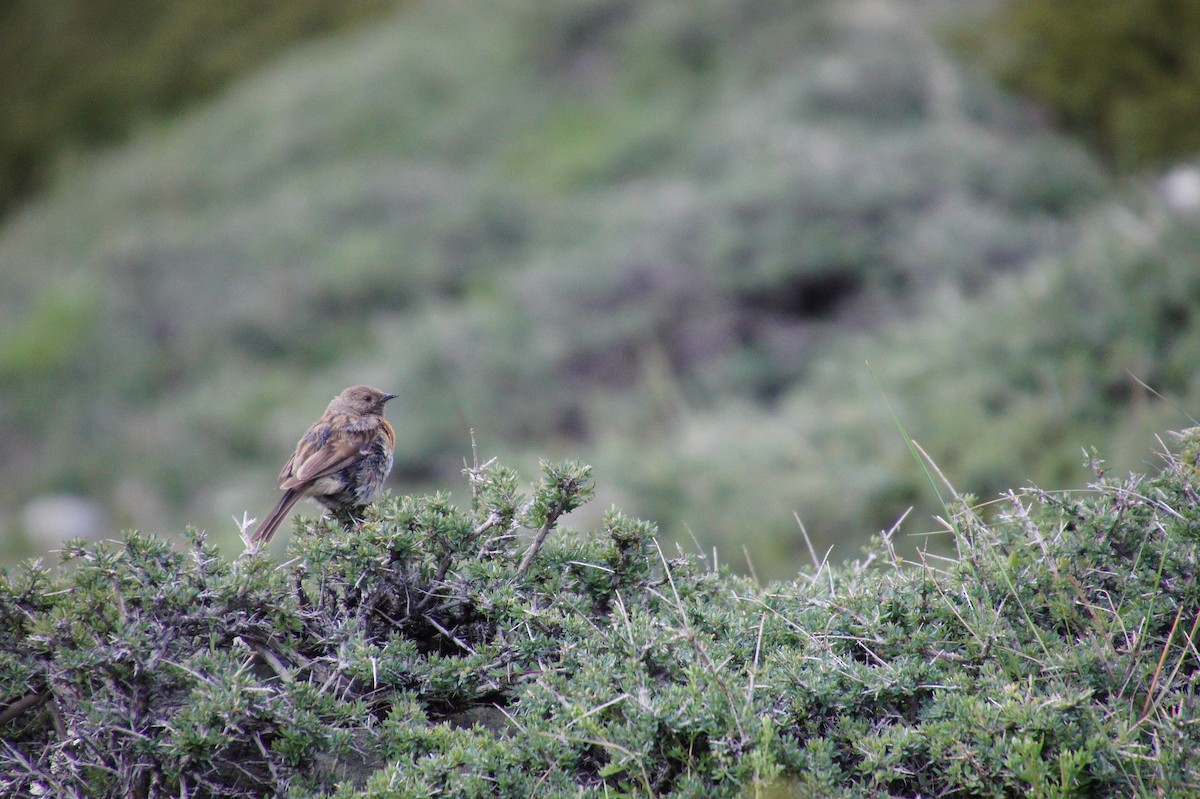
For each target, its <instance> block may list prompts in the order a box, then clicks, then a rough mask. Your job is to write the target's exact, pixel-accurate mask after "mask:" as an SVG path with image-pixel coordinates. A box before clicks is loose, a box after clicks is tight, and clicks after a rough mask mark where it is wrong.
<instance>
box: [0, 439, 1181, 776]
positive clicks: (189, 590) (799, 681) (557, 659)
mask: <svg viewBox="0 0 1200 799" xmlns="http://www.w3.org/2000/svg"><path fill="white" fill-rule="evenodd" d="M1177 449H1178V453H1177V454H1166V453H1164V459H1163V462H1162V466H1161V469H1160V470H1159V471H1158V472H1157V473H1156V474H1153V475H1151V476H1139V475H1131V476H1128V477H1121V478H1118V479H1112V478H1109V477H1107V476H1105V475H1104V474H1103V472H1102V468H1101V467H1100V466H1099V465H1098V464H1096V471H1097V474H1096V480H1095V482H1094V483H1093V484H1092V485H1091V486H1090V487H1089V488H1088V489H1087V490H1085V491H1079V492H1071V493H1053V492H1046V491H1042V490H1039V489H1034V488H1030V489H1027V490H1024V491H1019V492H1013V493H1010V494H1009V495H1007V496H1006V497H1004V498H1002V499H1001V500H998V501H997V503H995V504H998V505H1000V506H1002V507H1000V508H997V509H994V511H995V512H994V513H993V514H992V518H991V520H990V521H988V522H986V523H985V522H984V521H983V520H982V519H981V517H980V515H979V513H978V512H977V510H976V509H975V508H974V507H972V506H971V505H970V504H968V502H966V501H961V502H960V501H958V500H955V502H954V504H952V505H948V507H947V508H946V515H945V516H944V517H943V518H944V523H943V526H944V528H945V533H944V534H945V535H946V536H950V537H952V540H953V542H954V545H955V547H956V550H957V554H956V555H955V556H954V557H950V558H942V557H932V556H930V557H926V558H924V559H918V560H917V561H915V562H905V561H902V560H901V559H899V558H898V557H896V556H895V554H894V553H895V541H894V536H895V535H897V534H899V533H896V534H893V535H892V536H888V537H884V538H881V539H879V540H878V541H877V542H876V544H875V546H874V548H873V549H871V550H870V551H869V552H868V553H867V555H866V557H865V558H864V559H863V560H862V561H859V562H856V563H853V564H846V565H844V566H840V567H834V566H831V565H830V564H827V563H823V564H820V565H819V566H815V567H814V568H812V569H810V570H808V571H807V572H805V573H803V574H801V575H800V576H798V577H797V578H796V579H794V580H791V581H787V582H776V583H771V584H767V585H763V584H759V583H757V582H755V581H754V580H752V579H749V578H746V577H740V576H736V575H734V574H732V573H730V572H729V570H728V569H727V568H726V567H724V566H723V565H720V564H718V563H716V562H714V556H713V555H707V556H706V555H702V554H699V553H688V552H680V551H671V552H665V551H663V549H662V548H661V546H660V545H659V544H658V542H657V541H656V538H655V528H654V527H653V525H651V524H649V523H646V522H642V521H637V520H634V519H631V518H629V517H627V516H625V515H623V514H621V513H620V512H618V511H616V510H611V511H609V512H607V513H606V514H605V515H604V517H603V523H602V525H601V529H599V530H597V531H595V532H594V533H589V534H583V533H577V532H573V531H570V530H567V529H562V528H561V524H560V522H561V520H562V517H563V516H564V515H565V514H568V513H569V512H570V511H571V510H572V509H573V508H575V507H576V506H578V505H579V504H580V503H582V502H584V501H586V500H587V499H588V497H589V496H590V494H591V492H592V489H593V486H592V483H591V475H590V470H589V469H588V468H587V467H584V466H581V465H580V464H577V463H568V464H564V465H560V466H553V465H547V466H546V467H545V469H544V474H543V477H542V479H541V481H540V482H538V483H537V484H535V485H534V486H533V487H532V488H531V489H528V490H521V489H520V487H519V486H520V481H519V479H518V477H517V475H516V474H515V473H514V472H512V471H511V470H508V469H506V468H504V467H501V466H498V465H496V464H494V463H488V464H482V465H479V464H476V465H474V466H472V467H471V468H469V469H468V470H467V477H468V483H469V491H467V492H466V493H465V497H464V499H463V501H462V502H461V503H460V504H456V503H455V502H453V501H452V498H451V497H450V496H448V495H444V494H443V495H432V496H421V497H387V498H385V499H384V500H383V501H381V502H380V503H378V504H377V505H376V506H374V507H373V508H372V509H371V510H370V511H369V512H368V513H367V514H366V517H365V518H364V519H362V520H361V522H360V523H357V524H353V525H351V526H349V527H342V526H340V525H339V524H337V523H336V522H333V521H332V520H319V521H304V522H301V523H299V524H298V525H297V529H296V532H295V535H294V536H293V539H292V542H291V549H290V551H289V553H288V558H287V559H286V560H283V561H282V562H280V561H277V560H276V559H274V558H272V557H270V556H269V555H268V554H265V553H248V554H246V555H244V556H242V557H239V558H237V559H233V560H230V559H227V558H224V557H222V556H221V555H220V554H219V553H218V552H217V551H216V549H215V548H214V547H212V546H210V545H209V544H208V543H207V542H206V541H205V538H204V536H203V535H200V534H196V533H193V534H191V535H190V537H189V543H188V544H187V545H185V546H177V545H174V544H171V543H169V542H165V541H163V540H161V539H158V538H154V537H149V536H145V535H141V534H138V533H128V534H126V535H125V536H123V538H122V539H121V540H119V541H113V542H109V543H105V544H99V545H96V544H83V543H80V544H78V545H72V546H69V547H68V548H67V549H66V550H65V551H64V553H63V560H64V562H63V563H62V564H61V565H58V566H50V567H47V566H44V565H42V564H40V563H29V564H26V565H25V566H23V567H21V568H19V569H15V570H12V571H10V572H8V573H6V574H5V576H4V579H3V581H0V695H2V697H3V700H2V701H3V705H0V708H2V709H0V734H2V735H3V742H2V744H0V790H3V792H4V793H5V795H14V796H57V797H76V796H78V797H82V796H88V797H98V796H112V797H117V796H121V797H167V796H170V797H208V796H214V797H215V796H230V797H234V796H272V795H275V796H283V795H288V796H294V797H318V796H336V797H343V798H344V799H349V798H350V797H404V796H414V797H415V796H421V797H425V796H455V797H475V796H477V797H492V796H505V797H508V796H511V797H518V796H519V797H528V796H596V797H603V796H663V797H665V796H672V797H714V796H715V797H719V796H730V797H732V796H752V795H753V796H768V795H769V796H818V797H821V796H845V795H851V796H905V797H915V796H969V797H1016V796H1046V797H1049V796H1064V797H1066V796H1080V797H1082V796H1113V797H1116V796H1121V797H1128V796H1188V795H1195V793H1196V791H1198V790H1200V779H1198V778H1197V774H1200V763H1198V762H1197V760H1200V754H1198V753H1200V725H1198V724H1197V721H1198V720H1200V715H1198V713H1197V703H1196V682H1195V674H1196V673H1197V665H1198V661H1200V653H1198V652H1197V649H1196V644H1195V637H1196V634H1197V628H1198V627H1200V585H1198V583H1197V566H1198V564H1197V556H1198V554H1200V551H1198V550H1200V472H1198V471H1197V465H1196V464H1197V459H1198V456H1200V435H1197V434H1195V433H1192V434H1186V435H1184V436H1182V437H1181V441H1180V442H1179V444H1178V446H1177ZM523 531H528V533H531V534H532V535H528V534H525V533H524V532H523ZM534 542H540V544H541V545H540V546H539V545H538V544H537V543H534Z"/></svg>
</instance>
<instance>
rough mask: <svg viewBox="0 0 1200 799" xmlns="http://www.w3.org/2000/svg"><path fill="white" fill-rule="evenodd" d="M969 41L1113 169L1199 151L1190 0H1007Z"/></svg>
mask: <svg viewBox="0 0 1200 799" xmlns="http://www.w3.org/2000/svg"><path fill="white" fill-rule="evenodd" d="M969 38H970V40H971V41H972V43H973V47H978V46H979V45H983V46H984V47H983V50H982V52H984V53H985V54H986V58H985V60H986V62H987V63H989V64H990V65H991V67H992V68H993V69H995V70H996V71H997V73H998V74H999V75H1000V77H1001V79H1002V80H1003V82H1004V83H1005V85H1007V86H1008V87H1010V88H1012V89H1014V90H1015V91H1018V92H1021V93H1022V94H1025V95H1028V96H1031V97H1034V98H1036V99H1037V100H1039V101H1040V102H1042V103H1043V104H1045V106H1046V107H1048V108H1049V109H1051V110H1052V111H1053V112H1054V113H1055V115H1056V116H1057V117H1058V119H1059V120H1060V121H1061V122H1062V123H1063V124H1064V125H1065V127H1066V128H1067V129H1068V130H1070V131H1071V132H1073V133H1075V134H1076V135H1078V136H1080V137H1082V138H1083V139H1085V140H1087V141H1088V142H1089V143H1090V144H1091V145H1092V146H1093V147H1094V148H1095V149H1096V150H1097V151H1098V152H1099V153H1100V154H1101V155H1102V156H1103V157H1104V159H1105V161H1106V162H1107V163H1108V164H1110V165H1112V166H1113V167H1115V168H1117V169H1119V170H1121V171H1124V172H1128V171H1131V170H1134V169H1141V168H1145V167H1153V166H1162V165H1163V164H1165V163H1170V162H1171V161H1172V160H1174V159H1178V158H1181V157H1189V156H1191V155H1194V154H1195V153H1196V152H1197V151H1198V150H1200V47H1197V46H1196V42H1197V41H1200V3H1197V2H1194V0H1184V1H1183V2H1173V3H1170V2H1168V3H1164V2H1160V0H1055V2H1050V3H1047V2H1043V1H1042V0H1007V1H1006V2H1004V3H1002V4H1001V5H1000V6H999V8H998V10H997V11H996V14H995V17H994V18H993V19H992V20H991V21H989V22H988V23H986V24H985V25H984V26H983V29H982V30H981V31H980V32H979V33H977V34H976V35H974V36H971V37H969Z"/></svg>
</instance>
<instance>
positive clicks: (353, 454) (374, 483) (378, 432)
mask: <svg viewBox="0 0 1200 799" xmlns="http://www.w3.org/2000/svg"><path fill="white" fill-rule="evenodd" d="M395 398H396V395H395V394H387V393H384V392H382V391H380V390H379V389H376V388H371V387H370V386H351V387H350V388H348V389H346V390H345V391H343V392H342V393H341V394H338V395H337V396H336V397H334V398H333V401H332V402H330V403H329V407H327V408H326V409H325V413H323V414H322V415H321V418H320V419H318V420H317V421H315V422H313V425H312V427H310V428H308V431H307V432H306V433H305V434H304V435H303V436H302V437H301V438H300V442H299V443H298V444H296V451H295V452H294V453H292V457H291V458H290V459H288V462H287V463H285V464H284V465H283V471H281V472H280V473H279V487H280V488H281V489H283V496H281V497H280V498H279V502H277V503H276V504H275V508H274V509H273V510H272V511H271V512H270V513H269V514H268V515H267V517H266V518H265V519H263V521H262V524H260V525H258V527H257V528H255V530H254V532H253V533H251V534H250V537H249V538H248V539H247V544H248V545H249V546H251V547H253V548H256V549H257V548H259V547H261V546H263V545H265V544H267V543H268V542H270V540H271V538H272V536H274V535H275V531H276V530H277V529H279V525H280V524H281V523H282V522H283V520H284V519H285V518H286V517H287V514H288V512H289V511H290V510H291V509H292V507H293V506H294V505H295V504H296V503H297V502H299V501H300V500H301V499H303V498H304V497H312V498H313V499H315V500H316V501H317V502H319V503H321V504H322V505H324V506H325V507H326V508H327V509H328V510H331V511H333V512H335V513H336V512H342V511H355V510H360V509H362V508H364V507H366V506H367V505H368V504H369V503H370V502H371V500H373V499H374V498H375V496H376V495H377V494H378V493H379V491H380V489H381V488H383V481H384V480H385V479H387V476H388V472H390V471H391V470H392V458H393V456H394V454H395V451H396V431H395V430H394V429H393V428H392V426H391V424H389V423H388V420H387V419H384V418H383V406H384V405H385V404H386V403H387V401H388V400H391V399H395Z"/></svg>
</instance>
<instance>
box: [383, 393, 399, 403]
mask: <svg viewBox="0 0 1200 799" xmlns="http://www.w3.org/2000/svg"><path fill="white" fill-rule="evenodd" d="M398 396H400V395H399V394H384V395H383V401H384V402H387V401H388V400H394V399H395V398H396V397H398Z"/></svg>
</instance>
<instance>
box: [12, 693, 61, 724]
mask: <svg viewBox="0 0 1200 799" xmlns="http://www.w3.org/2000/svg"><path fill="white" fill-rule="evenodd" d="M49 698H50V689H49V688H45V689H43V690H41V691H38V692H36V693H32V694H25V696H22V697H21V698H20V699H17V700H15V701H14V702H13V703H12V704H10V705H9V706H8V707H7V708H5V709H4V712H2V713H0V724H7V723H8V722H10V721H12V720H13V719H15V718H16V717H17V716H19V715H21V714H22V713H24V712H25V711H26V710H32V709H33V708H35V707H38V706H39V705H42V704H43V703H45V701H46V700H47V699H49Z"/></svg>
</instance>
